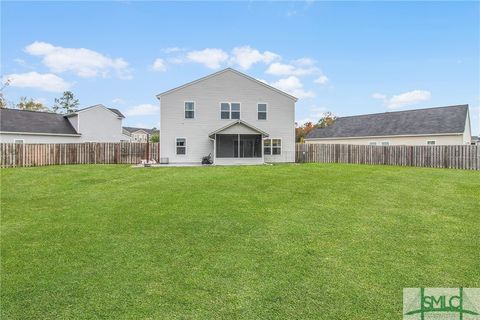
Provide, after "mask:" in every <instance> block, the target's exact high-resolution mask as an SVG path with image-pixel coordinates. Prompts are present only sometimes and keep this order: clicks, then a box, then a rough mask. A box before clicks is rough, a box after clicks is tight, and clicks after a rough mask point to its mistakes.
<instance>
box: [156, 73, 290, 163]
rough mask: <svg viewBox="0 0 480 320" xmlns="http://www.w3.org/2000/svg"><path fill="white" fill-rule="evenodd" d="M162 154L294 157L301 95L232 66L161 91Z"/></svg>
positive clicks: (218, 159)
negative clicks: (298, 99) (296, 121)
mask: <svg viewBox="0 0 480 320" xmlns="http://www.w3.org/2000/svg"><path fill="white" fill-rule="evenodd" d="M157 98H158V99H159V100H160V156H161V158H168V161H169V162H171V163H200V162H201V160H202V157H204V156H207V155H208V154H211V155H212V158H213V160H214V163H215V164H259V163H264V162H294V161H295V102H296V101H297V98H295V97H293V96H291V95H289V94H287V93H285V92H283V91H280V90H278V89H276V88H274V87H272V86H269V85H267V84H265V83H263V82H261V81H258V80H256V79H254V78H252V77H250V76H247V75H245V74H243V73H241V72H239V71H236V70H234V69H231V68H227V69H224V70H221V71H219V72H216V73H213V74H211V75H209V76H206V77H204V78H201V79H198V80H195V81H193V82H190V83H187V84H185V85H183V86H180V87H177V88H174V89H171V90H169V91H166V92H164V93H161V94H159V95H157Z"/></svg>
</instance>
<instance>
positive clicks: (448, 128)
mask: <svg viewBox="0 0 480 320" xmlns="http://www.w3.org/2000/svg"><path fill="white" fill-rule="evenodd" d="M467 113H468V105H457V106H448V107H437V108H428V109H416V110H406V111H396V112H384V113H376V114H366V115H359V116H350V117H340V118H337V120H335V122H334V123H333V124H332V125H331V126H329V127H327V128H317V129H314V130H312V131H311V132H310V133H309V134H308V136H307V139H312V138H346V137H375V136H395V135H416V134H441V133H461V132H463V131H464V130H465V121H466V119H467Z"/></svg>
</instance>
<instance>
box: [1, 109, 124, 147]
mask: <svg viewBox="0 0 480 320" xmlns="http://www.w3.org/2000/svg"><path fill="white" fill-rule="evenodd" d="M123 118H124V116H123V115H122V113H121V112H120V111H118V110H117V109H112V108H107V107H105V106H103V105H101V104H99V105H95V106H92V107H88V108H85V109H81V110H78V111H76V112H73V113H69V114H66V115H63V114H57V113H51V112H37V111H26V110H17V109H0V141H1V142H16V143H78V142H120V141H125V140H126V141H129V140H130V138H129V137H128V136H125V135H124V134H123V132H122V120H123Z"/></svg>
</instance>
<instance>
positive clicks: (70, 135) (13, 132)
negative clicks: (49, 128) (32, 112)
mask: <svg viewBox="0 0 480 320" xmlns="http://www.w3.org/2000/svg"><path fill="white" fill-rule="evenodd" d="M0 134H24V135H30V136H63V137H81V136H82V135H81V134H80V133H42V132H15V131H0Z"/></svg>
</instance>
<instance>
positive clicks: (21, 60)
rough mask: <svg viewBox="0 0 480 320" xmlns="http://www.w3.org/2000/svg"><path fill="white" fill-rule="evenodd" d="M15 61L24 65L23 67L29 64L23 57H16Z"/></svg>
mask: <svg viewBox="0 0 480 320" xmlns="http://www.w3.org/2000/svg"><path fill="white" fill-rule="evenodd" d="M13 61H15V62H16V63H18V65H20V66H22V67H26V66H27V63H26V62H25V60H23V59H20V58H15V59H13Z"/></svg>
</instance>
